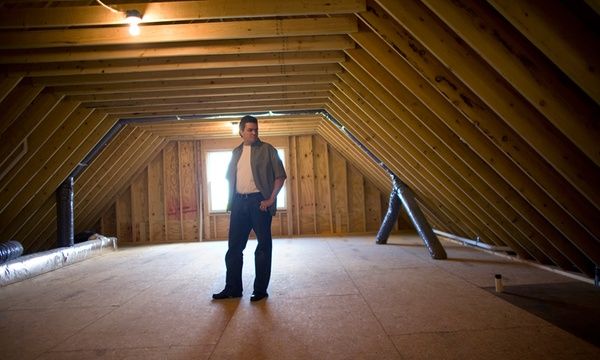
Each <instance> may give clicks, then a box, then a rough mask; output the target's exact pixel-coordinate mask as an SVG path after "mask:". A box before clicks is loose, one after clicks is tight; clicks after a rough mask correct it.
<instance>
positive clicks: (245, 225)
mask: <svg viewBox="0 0 600 360" xmlns="http://www.w3.org/2000/svg"><path fill="white" fill-rule="evenodd" d="M239 129H240V136H241V137H242V139H243V143H242V144H240V146H238V147H236V148H235V149H233V152H232V156H231V162H230V163H229V167H228V169H227V175H226V177H227V180H229V201H228V203H227V211H231V216H230V219H229V243H228V246H229V249H228V250H227V253H226V254H225V266H226V267H227V273H226V279H225V289H223V291H221V292H220V293H217V294H213V299H217V300H219V299H228V298H238V297H241V296H242V290H243V289H242V265H243V253H242V252H243V251H244V249H245V248H246V243H247V242H248V236H249V235H250V230H252V229H253V230H254V233H255V234H256V239H257V241H258V245H257V246H256V251H255V252H254V262H255V280H254V292H253V293H252V297H251V298H250V301H259V300H262V299H264V298H266V297H267V296H269V294H268V293H267V287H268V286H269V279H270V278H271V250H272V238H271V220H272V219H273V215H275V211H276V210H277V194H278V193H279V190H281V187H282V186H283V183H284V181H285V179H286V177H287V176H286V174H285V169H284V168H283V163H282V162H281V159H279V155H278V154H277V150H276V149H275V148H274V147H273V146H272V145H271V144H268V143H265V142H262V141H260V139H259V138H258V120H257V119H256V118H255V117H253V116H250V115H246V116H244V117H243V118H242V119H241V120H240V124H239Z"/></svg>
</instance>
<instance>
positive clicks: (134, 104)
mask: <svg viewBox="0 0 600 360" xmlns="http://www.w3.org/2000/svg"><path fill="white" fill-rule="evenodd" d="M327 97H329V92H328V91H318V92H317V91H311V92H294V93H277V94H259V95H232V96H227V95H225V96H223V95H222V96H209V97H199V98H193V97H183V98H162V99H155V100H153V101H152V104H149V103H148V101H147V100H121V101H106V102H90V103H82V106H84V107H88V108H94V109H98V110H101V111H104V110H103V109H105V108H121V109H128V108H140V107H148V108H149V109H151V108H152V107H153V106H178V105H203V104H226V103H234V104H235V103H244V102H257V101H263V100H273V101H277V100H298V99H316V98H327Z"/></svg>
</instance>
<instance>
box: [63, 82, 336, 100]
mask: <svg viewBox="0 0 600 360" xmlns="http://www.w3.org/2000/svg"><path fill="white" fill-rule="evenodd" d="M331 89H332V85H331V84H325V83H323V84H305V85H274V86H259V87H230V88H219V89H190V90H169V91H163V90H155V91H140V92H127V93H104V94H88V95H71V96H67V97H66V98H67V99H71V100H76V101H81V102H85V103H88V104H90V103H92V102H104V101H121V100H128V101H139V100H152V101H154V100H159V101H160V100H161V99H169V98H186V97H191V98H200V97H213V96H214V97H218V96H238V95H260V94H263V95H269V94H270V95H272V94H280V93H283V94H293V93H298V92H315V91H317V92H320V91H329V90H331Z"/></svg>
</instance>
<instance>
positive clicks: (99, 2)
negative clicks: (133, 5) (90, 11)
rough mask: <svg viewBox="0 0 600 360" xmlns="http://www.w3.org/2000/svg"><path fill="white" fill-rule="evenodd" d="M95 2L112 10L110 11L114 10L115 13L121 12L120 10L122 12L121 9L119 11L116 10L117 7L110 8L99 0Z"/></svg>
mask: <svg viewBox="0 0 600 360" xmlns="http://www.w3.org/2000/svg"><path fill="white" fill-rule="evenodd" d="M96 2H98V4H100V5H102V6H104V7H105V8H107V9H108V10H110V11H112V12H115V13H121V12H122V11H119V10H117V9H113V8H111V7H110V6H108V5H106V4H105V3H103V2H102V1H100V0H96Z"/></svg>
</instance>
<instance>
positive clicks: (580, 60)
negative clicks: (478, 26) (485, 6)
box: [488, 0, 600, 103]
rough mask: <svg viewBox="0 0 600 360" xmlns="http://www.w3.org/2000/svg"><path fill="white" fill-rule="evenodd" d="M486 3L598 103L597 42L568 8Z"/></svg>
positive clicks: (532, 2)
mask: <svg viewBox="0 0 600 360" xmlns="http://www.w3.org/2000/svg"><path fill="white" fill-rule="evenodd" d="M488 2H489V3H490V4H491V5H492V6H493V7H494V8H495V9H496V10H497V11H498V12H500V13H501V14H502V15H503V16H504V18H505V19H506V20H508V21H510V23H511V24H512V25H513V26H514V27H515V28H517V29H518V30H519V31H520V32H521V33H522V34H523V35H525V36H526V37H527V39H528V40H529V41H531V42H532V43H533V44H534V45H535V46H536V47H537V48H538V49H540V50H541V51H542V52H543V53H544V54H545V55H546V56H547V57H548V58H549V59H550V60H552V62H554V63H555V64H556V65H557V66H558V67H560V68H561V70H562V71H564V72H565V73H566V74H567V75H568V76H569V77H570V78H571V79H573V81H575V82H576V83H577V85H579V86H580V87H581V88H582V89H583V90H584V91H585V92H586V93H587V94H588V95H589V96H590V97H591V98H592V99H594V100H595V101H596V103H600V85H599V84H600V74H599V73H598V70H597V69H600V48H599V46H598V38H597V36H594V33H593V32H590V30H589V28H587V27H586V24H585V23H584V22H582V21H581V18H580V17H578V16H577V15H576V14H574V13H573V12H572V11H571V10H572V7H571V6H570V5H571V4H569V3H562V2H560V1H548V2H546V1H539V0H522V1H498V0H488Z"/></svg>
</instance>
